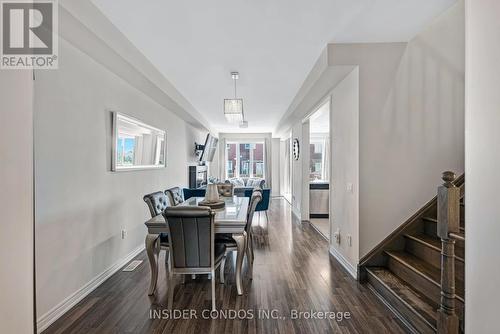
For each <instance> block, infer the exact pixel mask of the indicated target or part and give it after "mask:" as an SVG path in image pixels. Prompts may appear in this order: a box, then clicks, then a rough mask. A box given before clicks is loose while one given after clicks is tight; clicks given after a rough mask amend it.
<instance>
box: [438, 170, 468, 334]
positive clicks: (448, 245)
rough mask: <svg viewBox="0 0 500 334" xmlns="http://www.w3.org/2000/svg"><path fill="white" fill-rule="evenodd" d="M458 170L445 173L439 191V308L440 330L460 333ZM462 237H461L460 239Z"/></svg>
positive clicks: (450, 333) (453, 333)
mask: <svg viewBox="0 0 500 334" xmlns="http://www.w3.org/2000/svg"><path fill="white" fill-rule="evenodd" d="M455 178H456V176H455V173H454V172H450V171H446V172H444V173H443V176H442V179H443V181H444V183H443V185H441V186H439V187H438V194H437V206H438V209H437V220H438V226H437V234H438V237H440V238H441V245H442V248H441V302H440V306H439V310H438V319H437V330H438V333H449V334H457V333H458V331H459V319H458V316H457V314H456V309H455V300H456V294H455V239H459V238H462V237H461V236H460V235H458V233H459V232H460V188H457V187H456V186H455V184H454V181H455ZM457 237H458V238H457Z"/></svg>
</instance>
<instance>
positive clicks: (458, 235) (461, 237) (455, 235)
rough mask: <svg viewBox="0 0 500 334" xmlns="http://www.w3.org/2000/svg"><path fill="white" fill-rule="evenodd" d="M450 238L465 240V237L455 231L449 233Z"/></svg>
mask: <svg viewBox="0 0 500 334" xmlns="http://www.w3.org/2000/svg"><path fill="white" fill-rule="evenodd" d="M450 238H453V239H455V240H461V241H465V238H464V237H463V236H462V235H460V234H456V233H450Z"/></svg>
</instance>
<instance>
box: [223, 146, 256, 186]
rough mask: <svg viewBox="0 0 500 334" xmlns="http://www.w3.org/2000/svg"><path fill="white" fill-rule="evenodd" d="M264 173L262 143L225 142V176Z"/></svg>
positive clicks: (251, 175) (246, 175) (247, 175)
mask: <svg viewBox="0 0 500 334" xmlns="http://www.w3.org/2000/svg"><path fill="white" fill-rule="evenodd" d="M264 175H265V165H264V143H262V142H254V143H249V142H241V143H240V142H238V143H231V142H230V143H227V144H226V177H227V178H228V179H229V178H232V177H262V178H264Z"/></svg>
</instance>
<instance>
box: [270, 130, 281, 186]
mask: <svg viewBox="0 0 500 334" xmlns="http://www.w3.org/2000/svg"><path fill="white" fill-rule="evenodd" d="M271 142H272V147H271V151H272V162H271V164H272V165H271V169H272V179H273V188H272V189H271V196H280V194H281V190H280V183H281V182H280V180H281V176H280V174H281V173H280V139H279V138H273V139H272V140H271Z"/></svg>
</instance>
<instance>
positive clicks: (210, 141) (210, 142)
mask: <svg viewBox="0 0 500 334" xmlns="http://www.w3.org/2000/svg"><path fill="white" fill-rule="evenodd" d="M218 142H219V139H217V138H215V137H214V136H212V135H211V134H210V133H209V134H207V138H206V139H205V145H204V147H203V150H202V152H201V154H200V161H208V162H211V161H212V160H213V159H214V155H215V150H216V149H217V143H218Z"/></svg>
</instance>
